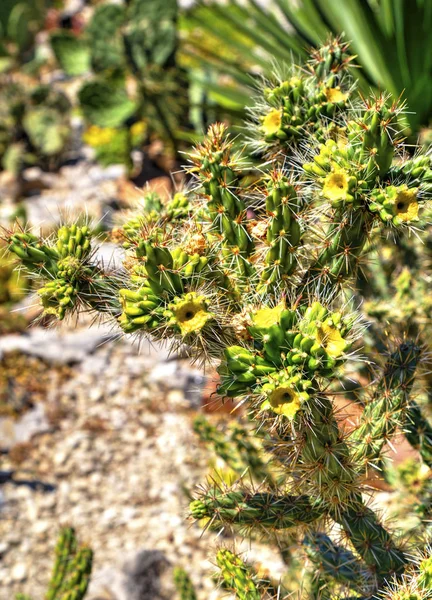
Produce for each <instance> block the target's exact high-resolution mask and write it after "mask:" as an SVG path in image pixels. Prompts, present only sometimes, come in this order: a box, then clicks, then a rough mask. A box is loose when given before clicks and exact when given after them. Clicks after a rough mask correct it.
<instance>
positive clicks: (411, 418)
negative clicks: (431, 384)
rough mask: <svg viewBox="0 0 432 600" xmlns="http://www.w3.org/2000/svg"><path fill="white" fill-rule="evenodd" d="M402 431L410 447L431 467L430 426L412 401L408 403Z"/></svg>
mask: <svg viewBox="0 0 432 600" xmlns="http://www.w3.org/2000/svg"><path fill="white" fill-rule="evenodd" d="M403 430H404V432H405V436H406V438H407V440H408V441H409V443H410V444H411V445H412V447H413V448H416V450H418V451H419V452H420V456H421V457H422V459H423V461H424V462H425V463H426V464H427V465H428V466H429V467H432V426H431V424H430V423H429V421H428V420H427V419H426V418H425V417H424V416H423V412H422V409H421V408H420V406H419V405H418V404H417V402H415V401H414V400H410V401H409V402H408V406H407V410H406V419H405V422H404V427H403Z"/></svg>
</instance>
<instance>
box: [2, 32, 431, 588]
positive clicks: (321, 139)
mask: <svg viewBox="0 0 432 600" xmlns="http://www.w3.org/2000/svg"><path fill="white" fill-rule="evenodd" d="M350 64H351V61H350V60H349V57H348V55H347V48H346V46H345V45H344V44H341V43H340V42H339V41H337V40H330V41H329V42H328V43H327V44H326V45H325V46H323V47H322V48H320V49H319V50H318V51H315V52H313V53H312V55H311V57H310V59H309V61H308V63H307V65H305V66H304V68H303V69H294V70H293V71H292V72H291V73H288V74H287V75H286V76H285V77H284V78H282V76H281V77H279V76H276V77H275V79H274V80H273V81H269V82H267V83H266V88H265V89H264V90H263V91H262V93H261V95H260V97H259V98H258V99H257V101H256V104H255V108H254V110H253V111H252V116H251V122H250V123H249V124H248V140H247V143H249V144H251V148H252V150H257V149H259V153H260V154H263V155H265V156H266V162H265V164H264V165H262V167H261V168H260V169H259V170H257V172H256V177H255V178H252V180H251V179H249V181H252V183H251V184H250V185H248V183H247V181H248V179H247V178H244V177H243V174H244V172H245V171H248V172H249V173H250V170H251V166H250V164H249V163H248V162H247V159H246V158H244V157H243V156H242V155H241V153H240V152H239V151H238V150H236V149H235V148H234V147H233V141H232V140H231V139H230V137H229V136H228V135H227V131H226V127H225V126H224V125H222V124H219V123H217V124H215V125H213V126H211V127H210V129H209V131H208V134H207V137H206V139H205V141H204V142H203V143H202V144H200V145H198V146H197V147H196V148H195V149H194V151H193V152H192V153H191V154H190V166H189V172H190V173H191V175H192V176H193V177H194V181H195V185H193V186H190V187H189V189H187V190H184V191H183V192H181V194H182V198H186V200H182V202H181V204H182V207H181V210H180V211H179V212H178V211H173V210H170V207H172V205H173V201H171V202H169V203H168V205H167V206H164V207H163V208H162V210H161V211H160V217H159V218H157V215H156V210H155V202H156V200H155V198H149V197H148V196H146V198H145V199H144V203H143V208H142V210H141V212H140V213H139V214H137V215H136V216H132V217H129V218H128V219H127V220H126V221H125V223H124V225H123V227H122V228H120V229H117V230H116V232H115V236H114V237H115V239H116V240H117V241H122V242H123V246H124V248H125V251H126V259H125V261H124V265H123V268H122V269H113V270H109V269H104V267H103V265H101V264H100V263H98V262H97V261H96V260H95V259H94V244H95V243H97V242H95V241H94V240H93V239H92V236H91V233H90V229H89V227H88V226H87V225H80V226H78V225H77V224H66V225H63V226H62V227H61V228H60V229H59V230H58V232H57V233H56V234H55V235H53V236H52V237H50V238H48V239H40V238H39V237H37V236H35V235H33V234H32V233H31V232H28V231H22V230H17V231H10V232H9V233H7V234H6V236H5V237H6V241H7V243H8V245H9V248H10V250H11V252H14V253H15V254H16V255H17V256H18V257H19V259H20V261H21V264H22V265H23V268H25V269H26V270H27V271H29V272H30V273H32V275H33V277H35V278H36V279H39V280H40V281H41V284H40V288H39V295H40V297H41V301H42V304H43V307H44V309H45V313H46V314H47V315H52V317H53V318H58V319H63V318H65V317H67V316H68V315H73V314H75V313H77V312H78V311H80V310H89V311H92V312H94V313H98V314H102V315H105V316H106V317H107V318H111V319H113V320H115V321H116V323H117V324H118V326H119V328H120V329H121V330H122V331H123V332H124V333H125V334H134V335H148V336H150V337H151V338H152V339H154V340H163V341H169V342H170V344H171V348H172V350H173V351H175V350H177V349H179V348H182V349H183V348H187V349H188V350H189V353H190V356H191V358H192V359H193V360H198V361H201V362H209V361H210V362H211V361H215V362H217V364H218V372H219V375H220V382H219V393H220V394H221V395H222V396H225V397H230V398H234V399H236V400H237V401H238V404H239V405H241V406H243V407H244V408H245V412H246V413H247V415H248V418H249V420H250V424H251V426H252V427H251V429H252V432H253V430H256V431H257V434H256V435H257V436H258V435H259V437H260V439H261V440H262V443H263V445H264V449H265V452H266V453H268V454H270V455H271V456H272V460H273V461H274V464H275V467H274V468H275V469H276V470H277V472H278V473H281V476H280V477H279V478H278V479H277V480H274V479H273V480H272V479H270V478H265V479H264V480H263V481H261V482H260V483H259V484H258V483H250V484H248V483H247V482H246V479H242V478H239V480H238V481H237V482H236V483H235V484H234V485H231V486H226V485H224V484H222V483H216V482H215V481H209V482H208V484H207V485H204V486H202V487H200V488H199V490H198V491H197V494H196V499H195V500H194V501H193V502H192V504H191V507H190V511H191V516H192V518H193V519H196V520H201V519H207V522H208V523H210V524H212V526H219V527H220V528H225V529H232V530H233V531H236V532H238V533H240V534H241V535H249V534H253V536H254V537H256V536H259V535H260V534H261V533H262V535H263V536H264V537H265V539H269V538H271V537H273V539H276V538H277V537H278V536H280V541H281V540H282V541H283V542H284V543H286V544H289V545H290V547H286V548H285V549H284V551H285V556H286V557H287V559H286V560H287V561H288V556H289V553H290V552H291V551H292V552H294V551H295V549H294V547H295V546H296V545H297V547H298V548H299V551H303V550H304V552H305V555H307V556H309V560H310V561H311V563H312V564H313V565H318V567H319V568H318V569H317V568H316V567H313V568H312V569H311V570H310V572H309V574H306V575H305V577H304V585H303V587H304V593H305V594H309V597H312V598H350V597H361V598H369V597H371V596H373V595H379V594H381V595H383V596H384V597H401V598H402V597H408V596H406V595H404V594H405V592H406V586H407V585H408V583H409V585H411V582H416V590H417V592H416V593H417V594H418V598H420V599H423V598H428V597H430V595H431V586H430V581H429V578H428V577H429V576H428V575H427V574H428V569H429V567H427V566H425V565H428V564H429V563H428V562H427V561H428V560H429V556H430V551H429V550H428V547H427V545H426V540H424V539H423V538H422V539H420V540H416V542H415V543H413V545H412V547H411V548H409V547H408V545H407V543H408V541H409V540H401V539H399V538H398V536H397V535H395V532H393V531H392V530H391V528H390V527H389V526H388V524H386V523H384V520H383V518H382V517H381V516H380V514H379V512H377V511H376V510H375V509H374V508H373V507H372V506H369V503H368V497H370V496H371V490H370V488H369V487H368V486H367V485H366V484H367V481H368V478H369V477H370V476H371V474H372V473H373V472H375V471H376V470H377V469H379V468H381V465H382V463H383V458H384V455H385V445H386V443H388V442H391V441H392V439H393V437H394V436H395V435H396V433H397V432H398V431H400V430H402V431H405V432H406V435H407V439H408V440H409V441H410V442H411V443H412V444H413V445H414V446H416V447H417V448H419V450H420V454H421V456H422V457H423V459H424V460H425V462H426V464H428V461H429V460H430V454H429V452H430V440H431V439H432V438H431V437H429V436H428V435H425V432H426V433H427V432H428V430H430V425H429V424H428V422H427V420H426V418H425V415H424V413H423V410H422V407H421V406H420V405H419V404H415V403H414V401H413V399H412V389H413V386H414V385H415V382H416V381H419V383H421V375H420V374H419V365H420V364H421V363H422V358H423V356H424V351H423V347H422V345H420V344H419V343H417V340H411V339H399V340H396V341H394V342H393V344H391V348H389V349H388V351H387V352H384V351H383V352H382V353H380V354H378V356H377V353H376V354H375V357H376V358H377V359H378V360H379V359H381V361H380V362H381V363H383V364H382V365H380V366H379V367H377V368H376V381H375V382H374V383H370V385H369V387H368V391H369V397H368V398H367V397H366V398H365V399H364V400H365V406H364V407H363V410H362V414H361V416H360V418H359V420H358V423H357V424H356V427H354V429H351V430H350V429H347V428H344V427H343V426H342V423H341V422H340V420H341V418H340V414H339V412H338V410H336V408H335V403H334V399H333V392H334V389H335V386H336V384H337V382H338V381H339V377H340V376H341V375H342V374H343V372H344V369H346V368H347V367H348V366H349V364H356V363H355V360H354V359H355V358H356V356H359V352H360V347H361V343H362V339H363V338H365V339H366V331H367V328H366V325H365V324H364V320H363V319H362V314H361V308H356V306H357V307H359V306H360V304H359V303H358V302H356V298H357V296H358V294H361V288H360V287H359V286H357V282H358V281H359V279H358V273H359V266H361V267H364V266H365V265H367V261H368V257H369V255H370V254H369V250H370V244H371V243H372V240H373V243H374V244H376V245H378V246H379V245H380V243H381V241H380V240H381V238H382V237H387V238H388V239H389V240H391V239H392V236H398V237H399V236H405V238H406V239H407V240H409V237H410V235H411V234H412V233H413V232H414V231H415V230H417V229H418V228H419V225H421V224H422V223H426V224H427V219H428V211H427V209H426V205H427V202H428V200H429V198H430V197H431V191H432V187H431V183H432V169H431V159H430V157H429V156H428V155H426V156H425V155H422V154H418V155H416V156H415V158H410V157H409V155H408V154H407V152H406V148H405V145H404V135H403V128H402V126H401V124H400V122H399V119H400V115H401V112H402V110H403V108H404V107H403V105H400V104H399V103H398V102H396V101H393V100H389V99H388V98H387V97H386V96H385V95H378V96H371V97H369V98H367V99H365V100H360V99H355V97H354V90H353V88H352V85H351V82H350V79H349V68H350ZM350 99H352V100H353V103H352V104H351V103H349V102H348V100H350ZM237 147H238V146H237ZM176 206H177V203H176ZM407 243H408V242H407ZM356 294H357V296H356ZM389 319H390V320H391V311H390V312H389ZM360 364H361V363H360ZM420 389H421V390H422V391H425V390H424V387H423V388H420ZM346 410H347V411H348V413H349V412H350V410H349V406H348V408H347V409H346ZM201 430H202V431H204V426H201ZM205 435H206V436H208V437H211V438H212V443H217V444H219V448H220V449H222V450H224V448H223V441H224V440H220V439H219V440H218V439H217V438H216V436H215V434H214V432H213V430H211V428H210V429H208V430H207V433H205ZM251 435H252V436H254V434H253V433H252V434H251ZM252 446H255V444H254V440H252ZM242 447H243V448H244V449H246V450H247V451H246V452H245V453H244V454H243V455H242V456H241V460H245V459H246V461H248V462H249V464H250V467H252V463H251V458H252V457H254V468H255V467H259V469H260V472H261V473H262V472H263V471H264V472H265V471H266V469H263V468H262V464H261V462H260V461H256V460H255V458H256V456H255V455H254V453H253V450H252V447H251V446H249V445H247V447H246V446H245V445H244V444H243V445H242ZM225 454H226V456H227V458H228V459H229V460H231V456H229V453H228V454H227V453H225ZM262 456H264V454H262ZM237 458H238V457H237ZM233 464H235V463H233ZM237 468H238V467H237ZM287 533H289V534H290V535H286V534H287ZM302 549H303V550H302ZM412 554H417V555H418V556H419V560H420V557H422V556H423V557H424V556H426V558H424V560H421V561H420V562H419V563H418V564H417V563H415V564H413V563H412V562H411V561H410V556H411V555H412ZM425 561H426V562H425ZM217 562H218V564H219V567H220V569H221V572H222V578H223V580H224V581H225V584H226V585H228V587H230V588H231V589H233V590H234V591H235V593H236V595H237V597H238V598H255V597H256V598H262V597H266V596H265V595H266V594H268V587H266V586H267V584H266V583H265V582H264V584H263V585H262V581H261V578H260V577H258V576H257V573H256V571H255V570H254V569H253V568H252V567H250V568H249V566H248V565H247V564H246V563H245V562H244V561H243V559H241V558H240V557H237V556H236V555H235V554H234V553H233V552H231V551H229V550H227V549H221V550H220V551H219V553H218V559H217ZM294 563H295V561H293V564H294ZM317 573H318V576H315V575H316V574H317ZM407 582H408V583H407ZM412 585H414V583H413V584H412ZM297 590H298V581H297ZM392 590H395V591H392ZM290 591H292V590H290V589H289V588H288V589H287V586H285V585H283V586H281V590H280V597H284V596H286V594H289V593H290ZM399 591H400V594H402V595H401V596H397V595H393V596H391V594H399Z"/></svg>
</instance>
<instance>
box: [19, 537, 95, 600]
mask: <svg viewBox="0 0 432 600" xmlns="http://www.w3.org/2000/svg"><path fill="white" fill-rule="evenodd" d="M92 561H93V552H92V550H91V549H90V548H89V547H88V546H85V545H82V546H78V544H77V539H76V536H75V531H74V530H73V529H72V528H71V527H64V528H63V529H62V530H61V532H60V534H59V537H58V541H57V545H56V549H55V562H54V567H53V571H52V575H51V579H50V582H49V584H48V590H47V592H46V595H45V600H82V599H83V598H84V597H85V595H86V592H87V587H88V584H89V581H90V575H91V570H92ZM16 600H31V597H30V596H27V595H23V594H18V595H17V596H16Z"/></svg>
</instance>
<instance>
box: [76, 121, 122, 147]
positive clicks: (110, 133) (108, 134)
mask: <svg viewBox="0 0 432 600" xmlns="http://www.w3.org/2000/svg"><path fill="white" fill-rule="evenodd" d="M115 134H116V130H115V129H114V128H113V127H98V126H97V125H91V126H90V127H88V128H87V130H86V131H85V132H84V135H83V140H84V142H85V143H86V144H88V145H89V146H91V147H92V148H98V147H99V146H105V145H107V144H110V143H111V142H112V141H113V139H114V137H115Z"/></svg>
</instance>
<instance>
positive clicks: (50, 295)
mask: <svg viewBox="0 0 432 600" xmlns="http://www.w3.org/2000/svg"><path fill="white" fill-rule="evenodd" d="M7 242H8V249H9V250H10V251H11V252H13V253H14V254H15V255H16V256H18V258H19V259H20V260H21V262H22V264H23V266H24V267H25V269H26V271H27V272H29V273H30V274H32V275H37V276H38V277H39V278H40V279H41V280H43V281H44V285H43V286H42V287H40V288H39V290H38V295H39V296H40V298H41V301H42V306H43V307H44V312H45V314H46V315H54V316H55V317H56V318H58V319H60V320H61V319H64V317H65V316H66V315H67V314H71V313H72V312H73V311H74V310H75V309H76V308H78V307H79V305H81V304H84V305H86V306H94V305H97V307H98V308H97V309H98V311H100V312H109V313H114V314H115V313H116V312H118V310H119V306H118V303H117V301H116V300H115V299H113V298H111V296H110V293H111V292H110V289H111V284H112V282H110V281H109V279H108V278H107V277H106V276H105V274H104V273H103V272H102V270H101V269H100V268H99V267H98V266H96V265H93V264H92V263H91V250H92V248H91V232H90V229H89V226H88V225H82V226H80V225H77V224H72V225H64V226H63V227H60V228H59V229H58V231H57V234H56V238H55V243H54V244H52V243H50V245H48V244H45V243H43V242H41V241H40V240H39V239H38V238H37V237H36V236H34V235H32V234H30V233H21V232H16V233H12V234H10V235H9V236H8V239H7Z"/></svg>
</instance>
